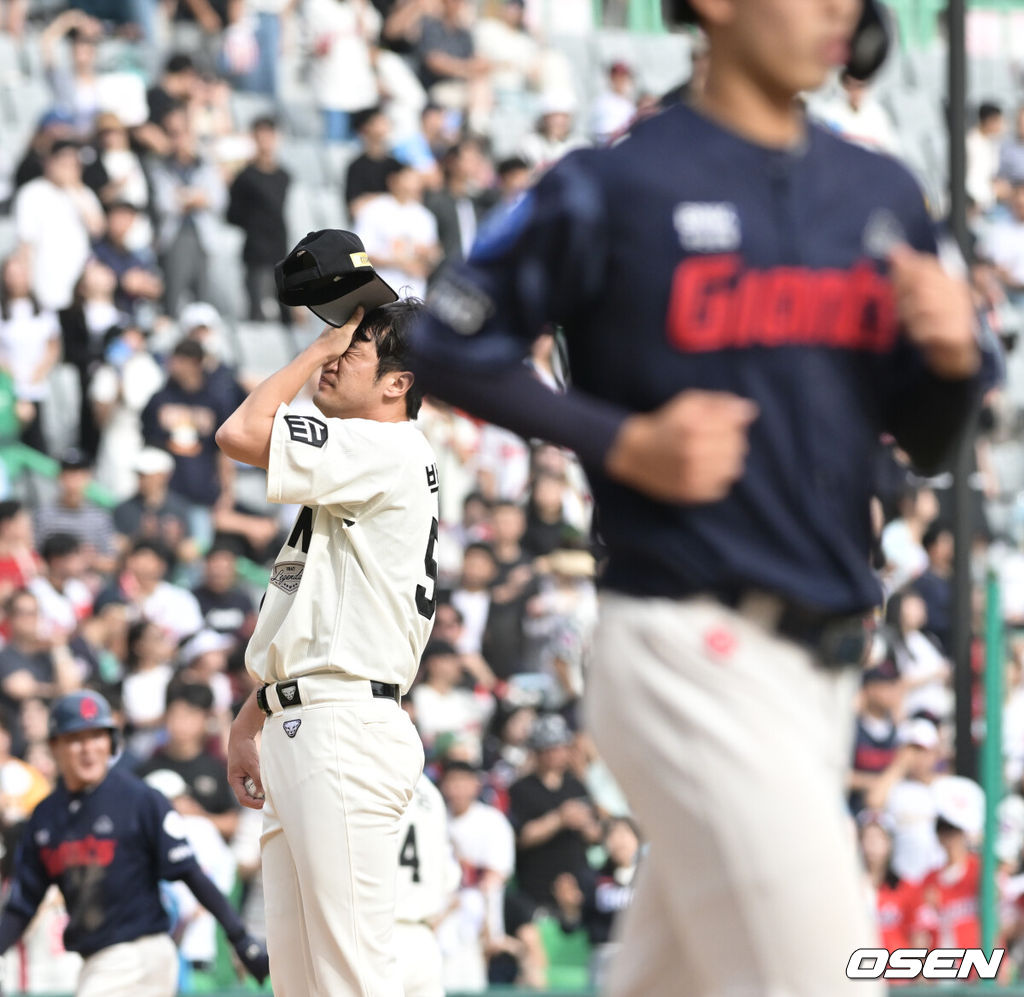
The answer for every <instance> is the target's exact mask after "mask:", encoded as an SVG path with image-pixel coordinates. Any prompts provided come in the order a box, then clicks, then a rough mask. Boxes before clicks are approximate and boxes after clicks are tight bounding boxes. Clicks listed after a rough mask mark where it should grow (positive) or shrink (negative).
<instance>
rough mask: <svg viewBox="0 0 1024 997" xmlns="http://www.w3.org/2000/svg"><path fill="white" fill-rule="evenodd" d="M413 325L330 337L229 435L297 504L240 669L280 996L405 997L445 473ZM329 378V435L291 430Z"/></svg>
mask: <svg viewBox="0 0 1024 997" xmlns="http://www.w3.org/2000/svg"><path fill="white" fill-rule="evenodd" d="M339 238H340V236H339V235H338V234H337V233H335V234H328V235H324V236H322V238H320V239H319V242H317V244H316V245H315V246H313V247H312V249H313V250H316V251H317V259H318V260H319V261H320V262H321V263H324V265H325V266H327V265H328V264H327V262H326V261H327V260H328V259H329V258H330V257H331V255H332V254H331V253H329V252H326V251H325V252H324V253H320V252H319V248H322V246H323V243H324V242H325V241H326V242H328V243H331V242H337V240H338V239H339ZM303 253H305V250H303ZM353 255H355V256H356V257H357V258H361V259H365V254H359V253H356V254H353ZM419 307H420V306H419V305H417V304H416V303H415V302H412V301H401V302H396V303H393V304H388V305H385V306H383V307H380V308H376V309H374V310H372V311H369V312H368V313H366V314H365V315H364V312H363V310H362V308H361V307H360V308H359V309H358V310H357V311H356V312H355V313H354V314H353V315H352V316H351V318H350V319H349V320H347V321H345V322H344V324H341V325H340V326H338V327H334V326H328V327H327V328H325V329H324V331H323V333H322V334H321V335H320V337H319V338H318V339H317V340H316V341H315V342H314V343H313V344H312V345H311V346H309V347H308V348H307V349H306V350H304V351H303V352H302V353H300V354H299V356H298V357H296V359H294V360H293V361H292V362H291V363H289V364H288V365H287V366H285V367H284V368H282V369H281V370H280V371H278V372H277V373H276V374H274V375H273V376H271V377H270V378H268V379H267V380H266V381H264V382H263V383H262V384H261V385H259V386H258V387H257V388H256V389H255V390H254V391H253V392H252V393H251V394H250V395H249V397H248V398H247V399H246V401H245V402H243V403H242V405H241V406H240V407H239V408H238V409H237V410H236V412H235V413H234V414H233V415H232V416H231V418H230V419H229V420H228V421H227V422H226V423H225V424H224V425H223V426H222V427H221V429H220V431H219V432H218V434H217V440H218V443H219V444H220V446H221V448H222V449H223V450H224V451H225V452H226V453H227V454H228V455H229V456H231V457H234V458H236V459H238V460H241V461H244V462H245V463H248V464H253V465H256V466H259V467H263V468H266V470H267V494H268V497H269V498H270V500H271V501H274V502H295V503H300V504H301V505H302V510H301V512H300V513H299V515H298V517H297V519H296V522H295V527H294V529H293V530H292V532H291V535H290V536H289V538H288V540H287V542H286V543H285V545H284V546H283V547H282V549H281V553H280V554H279V555H278V558H277V561H276V563H275V564H274V568H273V571H272V574H271V579H270V585H269V586H268V588H267V593H266V596H265V598H264V601H263V605H262V608H261V609H260V613H259V617H258V620H257V623H256V629H255V631H254V633H253V636H252V638H251V640H250V642H249V646H248V650H247V654H246V664H247V667H248V669H249V672H250V674H251V675H253V676H254V677H255V678H256V679H258V680H259V681H260V682H262V683H264V685H263V686H262V687H261V688H260V689H259V690H258V691H257V693H256V694H255V695H254V696H253V697H252V698H251V699H250V700H249V701H248V702H247V703H246V704H245V706H244V707H243V708H242V710H241V711H240V713H239V716H238V717H237V718H236V721H235V723H234V725H233V727H232V733H231V742H230V750H229V764H228V778H229V781H230V782H231V783H232V785H233V787H234V789H235V792H236V794H237V795H238V798H239V801H240V802H241V803H242V804H243V805H245V806H248V807H253V808H263V813H264V824H263V835H262V839H261V845H262V861H263V882H264V890H265V893H266V914H267V946H268V949H269V952H270V966H271V979H272V981H273V984H274V993H275V994H276V995H277V997H312V995H319V997H349V995H352V997H401V994H402V982H401V975H400V973H399V969H398V965H397V960H396V958H395V953H394V949H393V928H394V914H395V881H396V871H397V857H398V851H399V849H398V845H399V842H398V825H399V820H400V819H401V816H402V813H403V811H404V810H405V808H406V806H407V805H408V803H409V800H410V798H411V797H412V794H413V787H414V786H415V785H416V780H417V779H418V778H419V776H420V773H421V771H422V768H423V746H422V744H421V743H420V740H419V736H418V735H417V733H416V730H415V728H414V727H413V725H412V721H411V720H410V719H409V716H408V715H407V714H406V712H405V711H404V710H402V709H401V707H400V706H399V700H400V697H401V694H402V693H404V692H405V691H406V690H408V688H409V686H410V685H411V684H412V680H413V678H414V676H415V674H416V669H417V665H418V662H419V658H420V654H421V653H422V651H423V647H424V645H425V644H426V641H427V637H428V635H429V633H430V627H431V619H432V617H433V614H434V607H435V593H434V580H435V579H436V576H437V567H436V562H435V561H434V545H435V543H436V540H437V527H438V521H437V515H438V512H437V493H438V481H437V470H436V464H435V460H434V454H433V452H432V450H431V449H430V445H429V444H428V443H427V441H426V439H425V438H424V436H423V435H422V433H421V432H420V431H419V429H418V428H417V427H416V426H415V425H414V423H413V422H412V421H411V420H412V419H413V418H415V416H416V414H417V411H418V409H419V404H420V394H419V390H418V387H416V386H415V385H414V384H413V378H412V374H411V373H409V370H408V364H407V363H406V362H405V343H406V337H407V334H408V328H409V327H410V326H411V324H412V321H413V319H414V317H415V316H416V314H417V313H418V309H419ZM318 370H319V371H320V380H319V388H318V390H317V392H316V394H315V395H314V398H313V401H314V404H315V405H316V406H317V408H318V409H319V410H320V412H321V413H322V415H323V418H322V419H321V418H318V417H315V416H307V415H299V414H296V413H293V412H292V411H291V410H290V409H289V407H288V406H289V404H290V403H291V401H292V400H293V399H294V397H295V396H296V395H297V394H298V392H299V390H300V389H301V388H302V386H303V385H304V384H305V383H306V381H307V380H308V379H309V377H310V376H311V375H313V374H314V373H315V372H316V371H318ZM260 732H262V743H261V745H260V746H259V749H258V748H257V744H256V740H255V738H256V735H257V734H259V733H260ZM247 779H251V780H252V782H251V783H249V784H247V782H246V780H247Z"/></svg>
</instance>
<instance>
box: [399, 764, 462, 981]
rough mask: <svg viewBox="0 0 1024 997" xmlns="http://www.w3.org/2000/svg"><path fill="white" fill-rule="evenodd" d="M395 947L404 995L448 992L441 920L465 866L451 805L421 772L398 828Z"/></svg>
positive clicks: (454, 897)
mask: <svg viewBox="0 0 1024 997" xmlns="http://www.w3.org/2000/svg"><path fill="white" fill-rule="evenodd" d="M398 841H399V851H398V902H397V904H396V905H395V951H396V952H397V953H398V962H399V964H400V965H401V967H402V984H403V986H404V987H405V997H443V995H444V985H443V983H442V978H443V977H442V968H443V967H442V960H441V947H440V945H439V944H438V941H437V935H436V933H435V927H436V925H437V924H438V923H439V922H440V921H441V920H442V918H444V916H445V915H446V914H447V913H448V912H449V911H450V910H451V909H452V908H453V906H454V905H455V903H456V902H457V900H456V893H455V891H456V890H458V888H459V881H460V879H461V878H462V870H461V868H460V867H459V863H458V861H457V860H456V858H455V852H454V850H453V849H452V843H451V838H450V837H449V835H448V811H447V809H446V807H445V804H444V797H442V796H441V793H440V791H439V790H438V789H437V787H436V786H435V785H434V784H433V783H432V782H431V781H430V779H428V778H427V776H425V775H422V776H420V781H419V782H418V783H416V790H415V792H414V793H413V797H412V802H411V803H410V804H409V806H408V808H407V809H406V811H405V815H404V817H403V818H402V824H401V827H400V829H399V833H398Z"/></svg>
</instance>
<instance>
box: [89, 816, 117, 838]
mask: <svg viewBox="0 0 1024 997" xmlns="http://www.w3.org/2000/svg"><path fill="white" fill-rule="evenodd" d="M92 829H93V833H94V834H113V833H114V822H113V821H112V820H111V819H110V818H109V817H107V816H106V815H105V814H104V815H103V816H102V817H100V818H98V819H97V821H96V823H95V824H93V826H92Z"/></svg>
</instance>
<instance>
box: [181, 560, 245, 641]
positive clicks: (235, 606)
mask: <svg viewBox="0 0 1024 997" xmlns="http://www.w3.org/2000/svg"><path fill="white" fill-rule="evenodd" d="M192 594H193V595H194V596H195V597H196V599H197V600H198V602H199V608H200V609H201V610H202V612H203V619H204V620H205V621H206V626H207V627H208V628H209V629H210V630H216V631H217V632H218V633H221V634H226V635H227V636H229V637H235V638H237V639H238V640H240V641H244V640H246V639H248V637H249V635H250V634H251V632H252V628H253V625H254V623H255V622H256V617H255V613H254V612H253V604H252V599H251V597H250V596H249V593H248V592H246V590H245V589H244V588H243V587H242V586H241V585H239V584H238V558H237V556H236V554H235V550H234V548H233V547H232V546H231V545H230V544H228V543H215V544H214V545H213V546H212V547H211V548H210V550H209V552H208V553H207V555H206V566H205V571H204V573H203V580H202V582H201V584H199V585H198V586H196V588H194V589H193V590H192Z"/></svg>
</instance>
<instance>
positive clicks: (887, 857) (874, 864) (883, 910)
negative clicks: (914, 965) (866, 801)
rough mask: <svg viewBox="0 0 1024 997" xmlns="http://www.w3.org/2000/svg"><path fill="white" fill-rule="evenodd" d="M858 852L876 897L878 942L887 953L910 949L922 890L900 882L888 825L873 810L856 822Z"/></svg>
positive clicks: (866, 812)
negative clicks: (895, 869) (895, 867)
mask: <svg viewBox="0 0 1024 997" xmlns="http://www.w3.org/2000/svg"><path fill="white" fill-rule="evenodd" d="M858 826H859V831H860V849H861V854H862V856H863V858H864V867H865V872H866V873H867V878H868V883H869V885H870V887H871V890H872V892H873V893H874V896H875V911H876V919H877V924H878V933H879V936H880V937H879V940H880V941H881V943H882V945H883V946H885V948H887V949H888V950H889V951H892V950H893V949H899V948H909V947H910V944H911V941H910V937H911V931H912V930H913V927H914V923H915V919H916V917H917V912H918V909H919V907H920V905H921V890H920V887H919V886H918V885H916V884H914V883H909V882H907V880H905V879H900V878H899V876H897V875H896V873H895V871H894V870H893V867H892V833H891V830H890V824H889V823H888V822H887V821H886V819H885V818H884V817H883V816H882V814H880V813H878V812H877V811H875V810H865V811H863V813H862V814H861V815H860V818H859V819H858Z"/></svg>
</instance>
